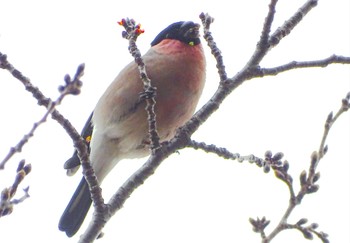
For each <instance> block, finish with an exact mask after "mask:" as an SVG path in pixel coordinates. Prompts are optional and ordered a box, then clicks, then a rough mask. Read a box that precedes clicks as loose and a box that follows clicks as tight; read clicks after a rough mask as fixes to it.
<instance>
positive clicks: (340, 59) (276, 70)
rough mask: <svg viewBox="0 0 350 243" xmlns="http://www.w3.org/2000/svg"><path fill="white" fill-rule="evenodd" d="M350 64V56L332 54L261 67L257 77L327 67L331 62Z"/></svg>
mask: <svg viewBox="0 0 350 243" xmlns="http://www.w3.org/2000/svg"><path fill="white" fill-rule="evenodd" d="M336 63H339V64H350V57H344V56H338V55H332V56H330V57H328V58H325V59H320V60H313V61H300V62H298V61H292V62H290V63H287V64H284V65H281V66H277V67H273V68H259V69H257V77H263V76H269V75H272V76H274V75H277V74H280V73H282V72H285V71H289V70H293V69H297V68H311V67H326V66H328V65H330V64H336Z"/></svg>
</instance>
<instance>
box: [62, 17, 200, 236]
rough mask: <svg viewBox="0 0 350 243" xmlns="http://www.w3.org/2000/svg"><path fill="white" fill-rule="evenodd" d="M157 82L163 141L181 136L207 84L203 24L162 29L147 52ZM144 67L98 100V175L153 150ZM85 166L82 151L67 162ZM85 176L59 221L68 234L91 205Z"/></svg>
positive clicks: (86, 132) (91, 138)
mask: <svg viewBox="0 0 350 243" xmlns="http://www.w3.org/2000/svg"><path fill="white" fill-rule="evenodd" d="M143 61H144V63H145V64H146V70H147V74H148V76H149V78H150V79H151V82H152V85H153V86H154V87H156V90H157V91H156V97H155V99H156V105H155V114H156V122H157V131H158V134H159V137H160V141H166V140H168V139H170V138H172V137H173V136H174V135H175V131H176V129H177V128H179V127H180V126H182V125H184V124H185V122H186V121H188V120H189V119H190V118H191V116H192V115H193V113H194V111H195V108H196V106H197V103H198V100H199V98H200V96H201V93H202V90H203V87H204V83H205V68H206V61H205V56H204V52H203V48H202V45H201V43H200V38H199V24H196V23H193V22H191V21H186V22H185V21H180V22H176V23H173V24H171V25H169V26H168V27H167V28H165V29H164V30H163V31H161V32H160V33H159V34H158V35H157V36H156V38H155V39H154V40H153V41H152V43H151V48H150V49H149V50H148V52H147V53H146V54H145V55H144V56H143ZM142 91H143V82H142V81H141V78H140V74H139V70H138V67H137V65H136V64H135V62H131V63H129V64H128V65H127V66H126V67H124V69H122V70H121V71H120V73H119V74H118V76H117V77H116V78H115V80H114V81H113V82H112V83H111V84H110V86H109V87H108V88H107V90H106V91H105V93H104V94H103V95H102V97H101V98H100V100H99V101H98V103H97V105H96V107H95V109H94V111H93V113H92V114H91V116H90V117H89V119H88V121H87V123H86V125H85V127H84V128H83V131H82V136H83V138H85V140H86V141H87V142H88V145H89V149H90V161H91V163H92V167H93V169H94V171H95V174H96V177H97V180H98V181H99V182H100V183H101V182H102V181H103V179H104V178H105V176H106V175H107V174H108V173H109V172H110V171H111V170H112V169H113V167H114V166H115V165H116V164H117V163H118V161H120V160H122V159H133V158H141V157H145V156H147V155H149V154H150V150H149V145H150V140H149V135H148V121H147V112H146V110H145V104H146V102H145V100H144V99H142V96H140V93H142ZM79 165H80V161H79V158H78V156H77V152H76V151H75V152H74V154H73V156H72V158H70V159H69V160H68V161H67V162H66V163H65V168H66V169H68V171H69V172H72V173H73V172H74V171H76V168H78V167H79ZM91 202H92V200H91V196H90V191H89V187H88V184H87V182H86V180H85V178H84V177H83V178H82V180H81V182H80V184H79V185H78V188H77V189H76V191H75V193H74V194H73V197H72V199H71V200H70V202H69V203H68V206H67V208H66V209H65V211H64V212H63V215H62V216H61V219H60V221H59V229H60V230H61V231H65V232H66V234H67V236H68V237H71V236H73V235H74V234H75V233H76V232H77V231H78V230H79V228H80V226H81V224H82V223H83V221H84V218H85V216H86V214H87V212H88V210H89V208H90V206H91Z"/></svg>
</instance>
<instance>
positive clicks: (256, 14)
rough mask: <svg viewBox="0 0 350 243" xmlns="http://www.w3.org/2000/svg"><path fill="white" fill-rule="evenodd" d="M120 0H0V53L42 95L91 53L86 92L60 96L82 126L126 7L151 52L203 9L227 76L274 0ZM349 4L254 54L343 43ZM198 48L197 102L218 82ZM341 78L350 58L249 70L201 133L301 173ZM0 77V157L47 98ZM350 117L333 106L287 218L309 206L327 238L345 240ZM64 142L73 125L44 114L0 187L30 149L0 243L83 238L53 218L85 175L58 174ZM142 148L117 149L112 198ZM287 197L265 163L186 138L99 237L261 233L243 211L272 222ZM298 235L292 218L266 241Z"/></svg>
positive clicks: (310, 55) (340, 89) (248, 238)
mask: <svg viewBox="0 0 350 243" xmlns="http://www.w3.org/2000/svg"><path fill="white" fill-rule="evenodd" d="M304 1H305V0H295V1H282V0H281V1H280V3H279V4H278V6H277V13H276V17H275V22H274V25H273V27H274V28H276V27H278V26H279V25H280V24H282V23H283V22H284V20H285V19H286V18H287V17H289V16H290V15H291V14H292V13H294V12H295V11H296V9H298V8H299V7H300V6H301V5H302V3H303V2H304ZM124 2H125V1H124ZM124 2H121V1H99V2H98V3H97V1H55V2H53V1H38V0H35V1H20V0H18V1H16V0H12V1H5V0H0V6H1V14H0V52H2V53H6V54H7V55H8V59H9V60H10V61H11V62H12V63H13V64H14V65H15V66H16V67H17V68H18V69H19V70H21V71H22V72H23V73H24V74H25V75H26V76H28V77H30V78H31V80H32V82H33V83H34V85H36V86H38V87H39V88H40V89H41V90H42V92H43V93H44V94H45V95H47V96H49V97H51V98H53V99H55V98H56V97H57V96H58V92H57V87H58V86H59V85H61V84H62V83H63V76H64V75H65V74H66V73H69V74H71V75H73V74H74V72H75V70H76V67H77V66H78V64H80V63H82V62H84V63H86V72H85V75H84V77H83V81H84V86H83V90H82V94H81V95H79V96H77V97H67V98H66V99H65V100H64V102H63V104H62V105H61V106H60V107H59V111H60V112H61V113H62V114H63V115H65V116H66V117H67V118H69V119H70V121H71V122H72V123H73V124H74V125H75V126H76V127H77V129H78V130H79V131H80V130H81V128H82V126H83V125H84V123H85V120H86V119H87V117H88V116H89V114H90V112H91V111H92V109H93V108H94V105H95V103H96V102H97V100H98V98H99V97H100V95H101V94H102V93H103V92H104V90H105V88H106V87H107V86H108V85H109V83H110V82H111V81H112V80H113V79H114V77H115V76H116V75H117V74H118V72H119V71H120V70H121V69H122V67H123V66H124V65H126V64H127V63H129V62H130V61H131V60H132V58H131V56H130V55H129V53H128V51H127V41H126V40H124V39H122V38H121V31H122V29H121V27H119V26H118V25H117V21H118V20H120V19H121V18H123V17H132V18H134V19H135V20H136V21H137V22H140V23H141V24H142V26H143V28H144V29H145V31H146V32H145V34H144V35H142V37H140V38H139V41H138V45H139V47H140V49H141V51H142V52H143V53H145V52H146V50H147V49H148V48H149V43H150V42H151V41H152V40H153V38H154V37H155V35H156V34H158V32H159V31H161V30H162V29H163V28H164V27H166V26H167V25H169V24H171V23H173V22H176V21H179V20H193V21H197V22H199V21H200V20H199V18H198V15H199V14H200V13H201V12H202V11H203V12H209V13H210V14H211V15H212V16H213V17H215V23H214V24H213V26H212V32H213V36H214V38H215V40H216V42H217V44H218V46H219V48H220V49H221V50H222V53H223V56H224V61H225V65H226V67H227V72H228V74H229V76H233V75H234V74H235V73H236V72H238V71H239V70H240V69H241V68H242V67H243V65H244V64H245V63H246V62H247V60H248V58H249V57H250V55H251V54H252V53H253V50H254V47H255V44H256V42H257V40H258V37H259V36H260V32H261V27H262V23H263V20H264V17H265V15H266V12H267V9H268V8H267V6H268V3H269V1H260V0H249V1H235V2H234V1H232V2H230V1H223V0H217V1H209V0H207V1H201V3H200V4H199V1H188V0H187V1H184V0H180V1H176V2H172V3H169V2H165V1H153V0H151V1H133V2H130V1H129V2H127V3H124ZM349 12H350V2H349V1H348V0H332V1H331V0H328V1H326V0H324V1H320V3H319V5H318V6H317V7H316V8H315V9H313V10H312V12H311V13H310V14H309V15H307V16H306V18H305V19H304V20H303V22H302V23H301V24H300V25H299V26H298V27H297V28H296V29H295V30H294V31H293V33H292V34H291V35H290V36H288V37H287V38H286V39H284V40H283V41H282V42H281V44H280V45H279V46H278V47H277V48H276V49H274V50H273V51H271V52H270V53H269V54H268V56H267V57H266V59H264V61H263V63H262V66H264V67H271V66H276V65H281V64H284V63H286V62H289V61H292V60H312V59H321V58H325V57H328V56H330V55H331V54H341V55H344V56H349V55H350V47H349V43H350V32H349V30H350V21H349V20H350V19H349V16H350V13H349ZM203 43H204V42H203ZM204 45H205V43H204ZM205 48H206V47H205ZM206 52H207V62H208V67H207V76H208V78H207V84H206V87H205V91H204V94H203V98H202V99H201V104H204V103H205V102H206V101H207V100H208V99H209V98H210V96H211V95H212V94H213V93H214V91H215V88H216V87H217V84H218V77H217V75H216V69H215V64H214V61H213V58H212V56H211V55H210V52H209V50H208V48H206ZM349 80H350V68H349V66H344V65H332V66H330V67H327V68H323V69H320V68H318V69H306V70H300V71H292V72H288V73H284V74H281V75H278V76H277V77H270V78H264V79H255V80H252V81H249V82H247V83H245V84H244V85H242V86H241V87H239V88H238V89H237V90H236V91H235V92H233V93H232V94H231V96H230V97H229V98H228V99H227V100H226V101H225V102H224V104H223V106H222V107H221V109H220V110H219V111H218V112H216V113H215V114H214V115H213V116H212V117H211V118H210V119H209V120H208V122H207V123H206V124H205V125H203V126H202V127H201V128H200V130H199V131H198V132H197V133H196V134H195V138H196V139H197V140H199V141H205V142H207V143H213V144H216V145H218V146H225V147H226V148H228V149H230V150H231V151H232V152H238V153H240V154H251V153H253V154H255V155H257V156H263V154H264V152H265V151H266V150H268V149H270V150H272V151H273V152H278V151H282V152H283V153H284V154H285V159H287V160H288V161H289V162H290V167H291V168H290V171H291V173H292V175H293V177H294V184H295V185H296V186H297V185H298V178H299V174H300V172H301V171H302V170H303V169H307V168H308V166H309V160H310V155H311V153H312V151H314V150H316V149H318V146H319V142H320V138H321V136H322V132H323V124H324V120H325V118H326V117H327V115H328V113H329V112H330V111H332V110H333V111H336V110H337V109H338V108H339V104H340V100H341V99H342V98H343V97H344V96H345V94H346V93H347V92H348V91H350V82H349ZM0 82H1V84H2V89H0V104H1V105H0V109H1V114H2V119H1V121H0V125H1V127H2V128H3V129H2V139H1V140H0V157H1V158H2V157H4V156H5V155H6V153H7V152H8V150H9V148H10V147H11V146H14V145H15V144H16V143H17V142H18V141H19V139H20V138H21V137H22V136H23V134H24V133H26V132H28V131H29V129H30V128H31V127H32V124H33V123H34V122H35V121H37V120H39V119H40V118H41V117H42V115H43V114H44V112H45V110H44V109H43V108H42V107H38V106H37V105H36V101H35V100H34V99H33V98H32V97H31V95H30V94H29V93H28V92H26V91H24V89H23V87H22V85H21V84H20V83H19V81H17V80H15V79H13V78H12V77H10V75H9V74H7V73H6V72H5V71H0ZM201 104H200V105H201ZM349 117H350V116H349V114H347V115H345V116H343V117H341V119H340V120H339V121H338V122H337V123H336V124H335V127H334V128H333V129H332V130H331V133H330V135H329V139H328V141H327V144H328V146H329V152H328V154H327V155H326V157H325V159H323V160H322V161H321V164H320V166H319V170H320V172H321V179H320V182H319V185H320V190H319V192H318V193H316V194H312V195H309V196H306V197H305V199H304V202H303V203H302V205H301V206H299V207H298V208H297V209H296V210H295V212H294V213H293V214H292V216H291V217H290V221H289V222H290V223H295V222H296V221H297V220H299V219H300V218H302V217H306V218H308V219H309V222H310V223H311V222H317V223H319V225H320V228H319V229H320V230H322V231H324V232H326V233H328V234H329V235H330V238H329V239H330V240H331V242H350V236H349V228H350V216H349V205H350V188H349V187H350V186H349V178H350V177H349V172H350V169H349V162H350V154H349V146H350V139H349V135H350V128H349ZM72 152H73V148H72V142H71V141H70V139H69V137H68V136H67V135H66V134H65V133H64V131H63V129H62V128H61V127H60V126H59V125H57V123H56V122H55V121H52V120H49V122H48V123H46V124H44V125H43V126H42V127H40V129H39V130H38V132H37V133H36V135H35V137H34V138H32V139H31V141H30V143H29V144H27V145H26V146H25V148H24V151H23V153H22V154H19V155H16V156H15V157H14V158H13V160H11V162H10V164H8V166H7V167H6V170H5V171H1V172H0V188H4V187H5V186H8V185H10V184H11V183H12V179H13V178H14V173H15V168H16V167H17V163H18V161H19V160H20V159H22V158H25V159H26V160H27V162H28V163H31V164H32V167H33V171H32V173H31V174H30V175H29V176H28V178H26V180H25V181H24V182H23V183H22V184H21V186H22V187H26V186H27V185H29V186H30V195H31V197H30V198H29V199H28V200H26V201H25V202H24V203H22V204H21V205H19V206H18V207H16V208H15V210H14V212H13V214H12V215H11V216H9V217H4V218H1V219H0V229H1V233H0V234H1V242H61V243H64V242H76V241H77V239H78V236H79V233H82V231H80V232H79V233H78V234H77V236H76V237H75V238H73V239H68V238H67V237H66V236H65V234H64V233H62V232H60V231H58V229H57V224H58V220H59V218H60V216H61V213H62V212H63V210H64V208H65V206H66V204H67V203H68V200H69V199H70V197H71V195H72V193H73V191H74V190H75V187H76V186H77V184H78V181H79V180H80V175H78V176H76V177H73V178H68V177H66V176H65V171H64V170H63V169H62V166H63V163H64V162H65V160H66V159H68V158H69V157H70V156H71V154H72ZM1 158H0V159H1ZM144 161H145V160H139V161H123V162H121V163H120V164H119V165H118V166H117V167H116V169H115V170H114V171H113V173H111V175H110V176H109V178H108V179H106V180H105V182H104V184H103V190H104V194H105V195H106V200H108V199H109V196H110V195H111V194H112V193H113V192H114V191H116V188H117V187H118V185H120V184H121V183H123V182H124V180H125V179H126V178H127V177H128V176H129V175H130V174H131V173H132V172H133V171H134V170H135V169H136V168H138V167H139V166H140V165H141V164H142V163H143V162H144ZM19 195H21V193H20V191H19ZM288 197H289V195H288V191H287V187H286V186H285V185H284V184H283V183H282V182H280V181H279V180H277V179H276V178H275V177H274V176H273V173H270V174H264V173H263V172H262V170H261V169H259V168H257V167H256V166H255V165H250V164H248V163H243V164H240V163H237V162H236V161H227V160H222V159H218V158H217V157H216V156H215V155H207V154H205V153H203V152H201V151H194V150H191V149H187V150H183V151H180V155H178V154H175V155H173V156H171V158H170V159H169V160H167V161H165V162H164V163H163V164H162V165H161V166H160V168H159V169H158V170H157V172H156V174H155V175H154V176H152V177H151V178H150V179H149V180H147V181H146V183H145V184H144V185H143V186H142V187H140V188H139V189H137V191H136V192H135V193H134V194H133V195H132V196H131V198H130V199H129V200H128V201H127V203H126V204H125V206H124V208H123V209H122V210H121V211H120V212H118V213H117V214H116V215H115V217H114V218H113V219H112V220H111V221H110V222H109V223H108V225H107V226H106V228H105V229H104V232H105V237H104V238H103V239H101V240H99V242H101V243H103V242H138V241H143V242H164V241H166V242H170V243H172V242H221V243H224V242H260V236H259V235H258V234H256V233H253V232H252V230H251V225H250V224H249V222H248V218H249V217H254V218H256V217H262V216H266V217H267V218H268V219H269V220H271V223H270V226H269V227H268V228H267V233H269V232H270V231H271V230H272V227H273V226H274V225H275V224H276V223H277V222H278V220H279V219H280V217H281V216H282V214H283V212H284V209H285V208H286V206H287V203H288ZM87 219H89V216H88V218H87ZM87 221H88V220H87ZM85 227H86V225H83V227H82V229H83V230H84V228H85ZM304 241H305V242H306V241H307V240H305V239H304V238H303V236H302V235H301V234H300V233H299V232H296V231H286V232H284V233H282V234H281V235H280V236H279V237H277V238H276V240H275V241H274V242H304ZM316 242H317V241H316Z"/></svg>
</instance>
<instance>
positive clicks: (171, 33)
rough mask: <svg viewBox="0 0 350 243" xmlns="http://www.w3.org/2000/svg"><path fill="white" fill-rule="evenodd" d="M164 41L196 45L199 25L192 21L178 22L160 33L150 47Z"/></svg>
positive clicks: (198, 41)
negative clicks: (169, 40)
mask: <svg viewBox="0 0 350 243" xmlns="http://www.w3.org/2000/svg"><path fill="white" fill-rule="evenodd" d="M164 39H173V40H179V41H181V42H184V43H186V44H189V45H198V44H199V43H200V39H199V24H196V23H193V22H192V21H180V22H176V23H173V24H171V25H169V26H168V27H166V28H165V29H164V30H163V31H162V32H160V33H159V34H158V35H157V36H156V38H155V39H154V40H153V41H152V42H151V46H155V45H157V44H158V43H160V42H161V41H162V40H164Z"/></svg>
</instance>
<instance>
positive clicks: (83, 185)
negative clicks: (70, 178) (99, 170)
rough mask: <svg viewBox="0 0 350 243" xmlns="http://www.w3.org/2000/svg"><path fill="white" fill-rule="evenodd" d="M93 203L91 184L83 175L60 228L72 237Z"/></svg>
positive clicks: (60, 223)
mask: <svg viewBox="0 0 350 243" xmlns="http://www.w3.org/2000/svg"><path fill="white" fill-rule="evenodd" d="M91 203H92V200H91V196H90V191H89V186H88V184H87V182H86V180H85V178H84V177H83V178H82V180H81V181H80V183H79V185H78V188H77V189H76V191H75V192H74V194H73V197H72V199H71V200H70V202H69V204H68V206H67V208H66V209H65V210H64V212H63V214H62V216H61V219H60V222H59V224H58V228H59V229H60V230H61V231H65V232H66V235H67V236H68V237H72V236H73V235H74V234H75V233H76V232H77V231H78V230H79V228H80V226H81V224H82V223H83V221H84V219H85V216H86V214H87V212H88V211H89V208H90V206H91Z"/></svg>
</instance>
